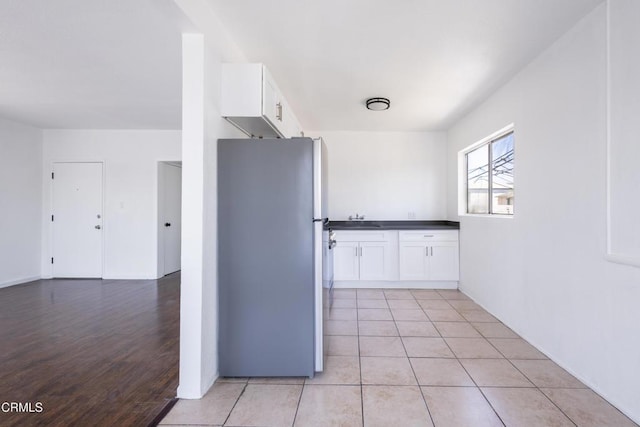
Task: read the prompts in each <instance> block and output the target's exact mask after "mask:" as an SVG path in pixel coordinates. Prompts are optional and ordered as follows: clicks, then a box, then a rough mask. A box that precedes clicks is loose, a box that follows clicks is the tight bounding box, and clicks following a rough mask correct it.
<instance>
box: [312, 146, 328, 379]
mask: <svg viewBox="0 0 640 427" xmlns="http://www.w3.org/2000/svg"><path fill="white" fill-rule="evenodd" d="M326 154H327V148H326V146H325V144H324V142H323V141H322V138H318V139H314V140H313V218H314V219H313V224H314V253H315V256H314V271H315V278H314V290H315V308H314V312H315V331H314V341H315V370H316V372H322V371H323V369H324V337H323V334H324V329H323V323H324V322H323V315H324V310H323V288H322V270H323V263H322V258H323V252H324V250H323V242H322V240H323V239H322V232H323V227H324V222H325V220H326V219H327V187H328V186H327V155H326Z"/></svg>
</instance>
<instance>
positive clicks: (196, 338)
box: [176, 0, 244, 399]
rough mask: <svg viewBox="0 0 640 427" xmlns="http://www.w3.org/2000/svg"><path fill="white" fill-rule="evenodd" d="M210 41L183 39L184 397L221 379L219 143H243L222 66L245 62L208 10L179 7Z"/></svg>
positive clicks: (196, 5) (192, 2)
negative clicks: (224, 111) (223, 88)
mask: <svg viewBox="0 0 640 427" xmlns="http://www.w3.org/2000/svg"><path fill="white" fill-rule="evenodd" d="M176 3H177V4H178V5H179V6H180V7H181V8H182V10H183V11H184V12H185V14H186V15H187V16H188V17H189V18H190V19H191V20H192V21H193V22H194V24H196V25H197V26H198V27H199V28H200V29H201V30H202V31H203V34H184V35H183V38H182V79H183V81H182V85H183V86H182V89H183V90H182V129H183V136H182V153H183V162H182V206H183V209H182V224H183V225H182V280H181V292H180V379H179V382H180V384H179V386H178V397H180V398H186V399H198V398H200V397H202V396H203V395H204V394H205V393H206V392H207V390H208V389H209V388H210V387H211V385H212V384H213V382H214V381H215V379H216V378H217V376H218V265H217V256H218V255H217V243H218V242H217V230H218V228H217V220H218V218H217V197H218V194H217V163H216V162H217V140H218V139H219V138H232V137H235V138H242V137H243V134H241V133H240V132H239V131H238V130H237V129H236V128H234V127H233V126H232V125H230V124H229V123H228V122H226V121H225V120H223V119H222V118H221V115H220V112H219V99H220V85H221V82H220V71H221V64H222V63H223V62H238V61H243V60H244V57H243V55H242V53H241V52H240V51H239V50H238V49H237V47H236V46H235V45H234V44H233V42H232V41H231V39H230V38H229V36H228V34H227V33H226V31H225V30H224V28H223V26H222V25H221V24H220V22H219V21H218V20H217V18H216V17H215V16H214V15H213V12H212V10H211V9H210V7H209V5H208V3H206V2H205V1H202V0H200V1H196V0H176Z"/></svg>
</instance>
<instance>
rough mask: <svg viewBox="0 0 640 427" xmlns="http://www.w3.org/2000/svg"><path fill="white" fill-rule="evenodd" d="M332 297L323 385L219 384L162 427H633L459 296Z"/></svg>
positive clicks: (388, 293)
mask: <svg viewBox="0 0 640 427" xmlns="http://www.w3.org/2000/svg"><path fill="white" fill-rule="evenodd" d="M334 296H335V300H334V303H333V306H332V308H331V310H328V311H327V312H326V323H325V333H326V334H327V349H326V351H327V357H326V364H325V371H324V372H323V373H322V374H319V375H316V377H315V378H313V379H308V378H242V379H237V378H222V379H219V380H218V381H217V382H216V384H215V385H214V386H213V387H212V388H211V390H210V391H209V393H207V395H206V396H205V397H204V398H203V399H201V400H180V401H179V402H178V403H177V404H176V405H175V406H174V408H173V409H172V410H171V412H169V414H168V415H167V416H166V417H165V418H164V420H163V421H162V422H161V423H160V424H161V425H181V426H186V425H208V426H212V425H213V426H222V425H225V426H296V427H297V426H302V427H306V426H323V427H326V426H345V427H346V426H363V425H364V426H385V427H386V426H433V425H435V426H437V427H440V426H452V427H463V426H473V427H482V426H503V425H506V426H536V427H537V426H541V427H543V426H565V425H567V426H574V425H577V426H593V427H596V426H597V427H604V426H615V427H624V426H636V424H635V423H633V422H632V421H631V420H629V419H628V418H627V417H625V416H624V415H623V414H622V413H620V412H619V411H618V410H617V409H616V408H614V407H613V406H611V405H610V404H609V403H607V402H606V401H605V400H604V399H602V398H601V397H600V396H598V395H597V394H596V393H594V392H593V391H592V390H590V389H589V388H587V387H586V386H585V385H583V384H582V383H581V382H580V381H578V380H577V379H576V378H574V377H573V376H572V375H570V374H569V373H568V372H566V371H565V370H564V369H562V368H560V367H559V366H558V365H556V364H555V363H554V362H553V361H551V360H549V359H548V358H547V357H546V356H545V355H544V354H542V353H541V352H540V351H538V350H537V349H536V348H535V347H533V346H532V345H530V344H529V343H527V342H526V341H525V340H523V339H521V338H520V337H519V336H518V335H517V334H515V333H514V332H513V331H511V330H510V329H509V328H507V327H506V326H505V325H503V324H502V323H500V322H499V321H498V320H497V319H496V318H495V317H493V316H491V315H490V314H489V313H487V312H486V311H485V310H483V309H482V308H481V307H480V306H479V305H477V304H476V303H474V302H473V301H471V300H470V299H469V298H468V297H466V296H465V295H464V294H463V293H461V292H458V291H456V290H437V291H436V290H397V289H394V290H377V289H358V290H353V289H337V290H336V291H335V295H334Z"/></svg>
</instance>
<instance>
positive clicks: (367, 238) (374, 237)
mask: <svg viewBox="0 0 640 427" xmlns="http://www.w3.org/2000/svg"><path fill="white" fill-rule="evenodd" d="M395 232H396V231H393V230H379V231H378V230H366V231H350V230H335V231H334V233H335V236H336V241H338V242H387V241H389V240H391V239H392V237H393V233H395Z"/></svg>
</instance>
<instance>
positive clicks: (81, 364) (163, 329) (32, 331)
mask: <svg viewBox="0 0 640 427" xmlns="http://www.w3.org/2000/svg"><path fill="white" fill-rule="evenodd" d="M179 304H180V275H179V274H173V275H170V276H167V277H165V278H163V279H160V280H144V281H141V280H84V279H82V280H39V281H36V282H31V283H28V284H23V285H18V286H12V287H9V288H4V289H0V403H2V402H22V403H24V402H31V403H32V404H35V403H36V402H41V403H42V405H43V411H42V412H41V413H6V412H4V411H0V426H30V425H46V426H50V425H52V426H58V425H60V426H72V425H77V426H146V425H148V424H149V423H150V422H151V421H152V420H153V419H154V417H155V416H156V415H157V413H158V412H159V411H160V410H161V409H162V408H163V407H164V405H165V404H166V403H167V402H168V401H169V400H170V399H171V398H173V397H175V395H176V389H177V385H178V355H179V349H178V338H179V331H180V326H179V314H180V313H179V311H180V310H179ZM5 407H6V405H5Z"/></svg>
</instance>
